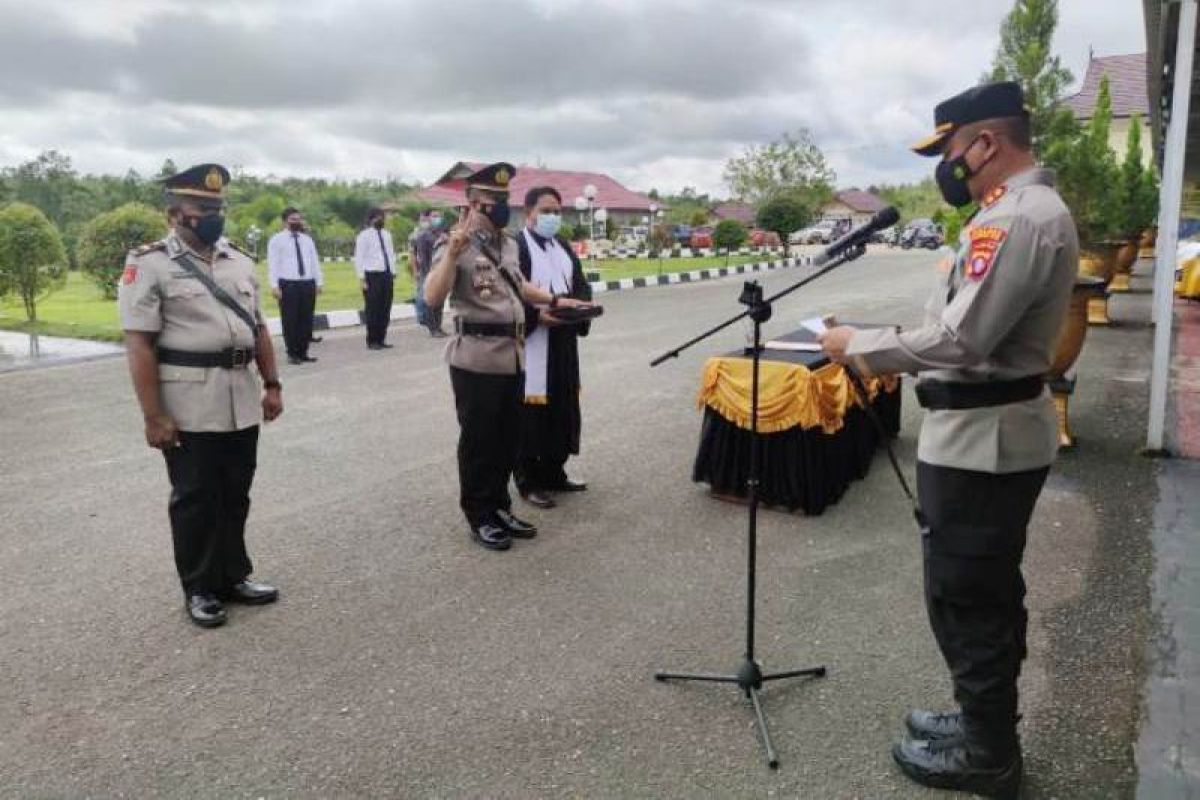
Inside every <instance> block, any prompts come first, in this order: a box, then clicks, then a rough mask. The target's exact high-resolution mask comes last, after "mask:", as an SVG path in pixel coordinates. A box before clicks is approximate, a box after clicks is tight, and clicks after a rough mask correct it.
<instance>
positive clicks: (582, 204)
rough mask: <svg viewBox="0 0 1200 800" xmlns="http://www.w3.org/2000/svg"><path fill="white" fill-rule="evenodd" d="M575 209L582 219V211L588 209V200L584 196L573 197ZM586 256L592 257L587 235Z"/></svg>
mask: <svg viewBox="0 0 1200 800" xmlns="http://www.w3.org/2000/svg"><path fill="white" fill-rule="evenodd" d="M575 210H576V211H578V212H579V220H580V222H582V221H583V212H585V211H587V210H588V201H587V198H586V197H582V196H580V197H576V198H575ZM587 255H588V258H591V257H592V237H591V236H590V235H589V236H588V254H587Z"/></svg>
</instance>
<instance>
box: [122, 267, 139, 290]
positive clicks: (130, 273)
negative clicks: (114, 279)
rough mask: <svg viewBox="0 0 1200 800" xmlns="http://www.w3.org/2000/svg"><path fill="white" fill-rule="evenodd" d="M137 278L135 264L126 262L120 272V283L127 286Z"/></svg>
mask: <svg viewBox="0 0 1200 800" xmlns="http://www.w3.org/2000/svg"><path fill="white" fill-rule="evenodd" d="M136 280H137V265H136V264H126V265H125V271H124V272H122V273H121V283H123V284H125V285H126V286H128V285H129V284H131V283H133V282H134V281H136Z"/></svg>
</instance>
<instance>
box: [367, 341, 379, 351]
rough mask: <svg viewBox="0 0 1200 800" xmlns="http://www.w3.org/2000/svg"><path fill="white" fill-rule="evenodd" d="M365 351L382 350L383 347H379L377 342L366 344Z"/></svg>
mask: <svg viewBox="0 0 1200 800" xmlns="http://www.w3.org/2000/svg"><path fill="white" fill-rule="evenodd" d="M367 349H368V350H382V349H383V345H381V344H380V343H379V342H367Z"/></svg>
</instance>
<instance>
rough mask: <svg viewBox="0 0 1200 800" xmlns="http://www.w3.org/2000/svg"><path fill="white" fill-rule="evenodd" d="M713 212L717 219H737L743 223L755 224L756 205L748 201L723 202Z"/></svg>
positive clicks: (747, 224)
mask: <svg viewBox="0 0 1200 800" xmlns="http://www.w3.org/2000/svg"><path fill="white" fill-rule="evenodd" d="M712 213H713V216H714V217H716V218H717V219H736V220H737V221H738V222H740V223H742V224H743V225H746V226H749V227H753V226H754V206H752V205H749V204H747V203H735V202H732V201H731V202H728V203H721V205H719V206H717V207H716V208H714V209H713V212H712Z"/></svg>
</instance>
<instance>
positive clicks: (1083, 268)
mask: <svg viewBox="0 0 1200 800" xmlns="http://www.w3.org/2000/svg"><path fill="white" fill-rule="evenodd" d="M1116 268H1117V248H1116V247H1115V246H1114V245H1113V244H1112V243H1111V242H1100V243H1097V244H1092V245H1087V246H1085V247H1081V248H1080V250H1079V274H1080V275H1081V276H1084V277H1089V278H1099V279H1100V280H1101V281H1102V282H1103V284H1104V287H1105V291H1104V292H1102V293H1101V294H1099V295H1094V296H1091V297H1089V298H1088V305H1087V312H1088V313H1087V321H1088V324H1089V325H1110V324H1112V320H1111V319H1109V317H1108V291H1107V287H1108V284H1109V282H1110V281H1111V280H1112V279H1113V274H1114V273H1115V272H1116Z"/></svg>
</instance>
